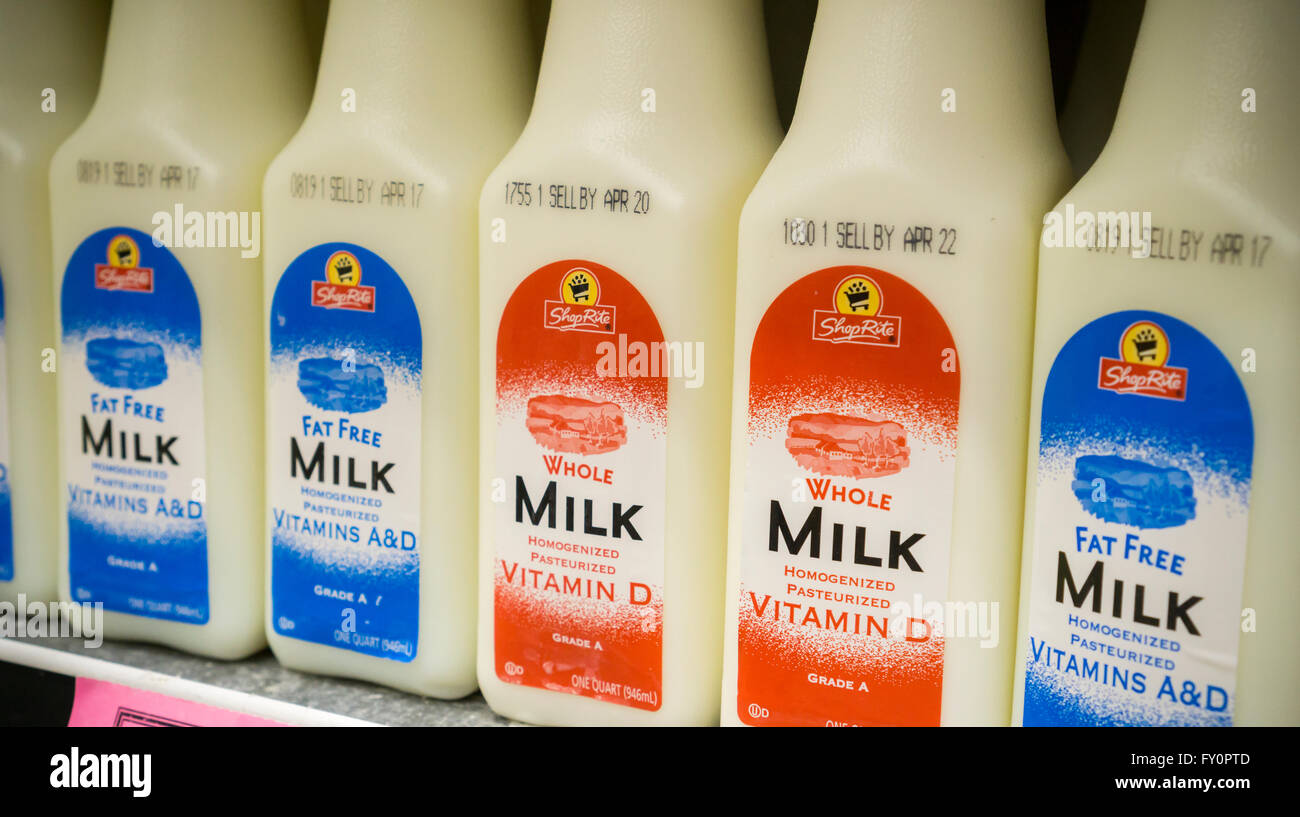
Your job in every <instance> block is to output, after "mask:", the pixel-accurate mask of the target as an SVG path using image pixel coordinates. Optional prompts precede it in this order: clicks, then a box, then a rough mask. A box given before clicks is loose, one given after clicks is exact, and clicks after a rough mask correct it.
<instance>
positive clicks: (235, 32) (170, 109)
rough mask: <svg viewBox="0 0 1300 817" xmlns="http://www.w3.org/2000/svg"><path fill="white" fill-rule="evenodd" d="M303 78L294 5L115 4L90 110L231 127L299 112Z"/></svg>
mask: <svg viewBox="0 0 1300 817" xmlns="http://www.w3.org/2000/svg"><path fill="white" fill-rule="evenodd" d="M309 76H310V74H309V66H308V64H307V47H306V40H305V36H304V33H303V21H302V8H301V2H300V0H223V2H220V3H209V2H193V1H190V0H186V1H185V2H181V1H179V0H116V2H114V3H113V13H112V17H111V20H110V23H109V30H108V47H107V51H106V54H105V57H104V73H103V78H102V81H101V83H100V95H99V99H98V100H97V102H96V107H97V108H98V107H106V108H107V109H108V110H109V111H110V113H111V112H113V111H116V112H118V114H119V115H124V114H127V113H129V112H132V111H138V110H148V111H150V112H152V113H153V114H155V115H159V116H163V117H175V116H184V115H185V114H187V113H190V114H202V115H205V116H207V117H219V118H220V119H222V120H225V121H227V122H230V123H238V122H239V121H240V117H245V116H257V115H259V114H264V113H265V112H266V111H267V110H277V109H278V110H282V111H293V110H300V109H301V107H302V102H303V100H304V99H305V91H306V86H307V83H308V82H309Z"/></svg>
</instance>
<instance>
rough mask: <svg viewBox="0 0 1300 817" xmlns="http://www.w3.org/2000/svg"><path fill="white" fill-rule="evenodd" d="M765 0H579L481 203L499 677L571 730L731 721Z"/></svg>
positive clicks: (484, 649) (492, 605)
mask: <svg viewBox="0 0 1300 817" xmlns="http://www.w3.org/2000/svg"><path fill="white" fill-rule="evenodd" d="M778 132H779V131H778V125H777V122H776V113H775V109H774V105H773V101H772V92H771V81H770V74H769V69H768V65H767V58H766V49H765V46H764V35H763V29H762V13H761V7H760V5H759V4H758V3H753V2H745V1H744V0H725V1H724V2H710V3H678V2H645V1H635V0H617V1H616V2H582V1H581V0H556V2H554V3H553V4H552V10H551V18H550V25H549V28H548V31H547V36H546V45H545V51H544V53H543V57H542V67H541V75H540V79H539V83H538V88H537V97H536V100H535V102H534V105H533V111H532V114H531V117H530V119H529V121H528V124H527V125H526V126H525V128H524V132H523V134H522V136H521V137H520V139H519V141H518V143H516V145H515V146H514V148H513V149H512V150H511V152H510V153H509V154H508V155H507V157H506V158H505V160H504V161H503V162H502V163H501V165H500V166H499V167H498V168H497V169H496V170H495V171H494V172H493V173H492V175H491V176H490V177H489V178H488V181H487V183H486V185H485V186H484V189H483V196H482V199H481V204H480V235H481V240H480V268H481V270H482V275H481V278H480V281H479V287H480V303H481V308H482V311H481V324H480V355H481V358H482V368H481V380H480V383H481V397H480V401H481V402H480V405H481V410H482V420H483V422H482V426H481V450H482V455H481V458H480V473H479V479H480V483H481V486H482V499H481V508H482V528H481V530H482V533H481V535H480V539H479V549H480V573H479V578H480V594H479V602H480V606H479V651H478V656H479V657H478V668H479V669H478V678H479V685H480V687H481V688H482V690H483V694H484V696H485V697H486V698H487V701H488V703H489V704H490V705H491V706H492V708H493V709H495V710H496V711H497V712H499V713H501V714H503V715H507V716H509V717H513V718H517V719H520V720H525V721H531V722H535V723H545V724H627V725H634V724H657V723H665V724H708V723H714V722H716V721H717V706H718V673H719V658H720V653H721V649H720V646H721V645H720V636H721V630H722V627H721V623H722V597H721V591H722V580H723V561H724V558H723V542H724V541H725V521H726V511H725V508H726V490H725V486H726V480H727V470H726V439H727V434H726V429H727V405H728V397H729V394H730V380H731V378H730V360H729V357H730V344H731V320H732V304H733V298H734V294H735V286H734V275H735V272H734V270H735V247H736V219H737V216H738V214H739V210H740V205H741V202H742V201H743V197H744V195H745V193H746V192H747V191H748V189H749V188H750V187H751V186H752V185H753V183H754V180H755V179H756V178H757V176H758V173H759V172H760V170H761V168H762V165H763V163H764V162H765V161H767V159H768V158H769V157H770V154H771V151H772V149H773V148H774V147H775V143H776V140H777V137H778Z"/></svg>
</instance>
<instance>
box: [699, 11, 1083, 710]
mask: <svg viewBox="0 0 1300 817" xmlns="http://www.w3.org/2000/svg"><path fill="white" fill-rule="evenodd" d="M1068 172H1069V171H1068V166H1067V163H1066V158H1065V155H1064V152H1063V150H1062V148H1061V145H1060V140H1059V137H1058V135H1057V132H1056V125H1055V121H1054V117H1053V110H1052V96H1051V83H1050V78H1049V74H1048V63H1047V43H1046V36H1045V29H1044V19H1043V9H1042V5H1041V4H1040V3H1035V2H1033V1H1032V0H999V2H991V3H978V4H975V3H972V4H964V3H947V2H938V1H937V0H935V1H927V2H900V1H899V0H870V1H869V2H863V1H862V0H823V2H822V3H820V4H819V6H818V12H817V19H816V22H815V25H814V28H813V36H812V43H811V47H810V49H809V54H808V62H807V65H806V67H805V69H804V77H803V85H802V87H801V89H800V95H799V100H798V103H797V106H796V108H795V115H794V121H793V123H792V125H791V128H790V132H789V134H788V135H787V137H786V139H785V141H784V142H783V143H782V145H781V148H780V150H778V151H777V153H776V156H775V157H774V158H773V159H772V162H771V164H770V165H769V166H768V168H767V170H766V171H765V172H764V174H763V177H762V179H761V180H760V181H759V183H758V185H757V186H756V187H755V189H754V191H753V193H752V194H751V195H750V197H749V200H748V201H747V202H746V204H745V209H744V215H743V216H742V218H741V224H740V259H739V263H740V268H739V281H738V284H737V288H738V295H737V299H736V303H737V312H736V315H737V317H736V346H735V354H736V357H735V361H736V362H735V384H736V385H735V396H734V401H733V418H732V424H731V429H732V449H731V451H732V453H731V465H732V473H731V520H730V526H729V536H730V547H729V551H728V582H727V592H726V603H727V623H726V641H725V649H726V657H725V663H724V670H723V696H722V720H723V722H724V723H727V724H748V725H754V726H759V725H808V726H811V725H834V724H845V725H875V724H894V725H898V724H909V725H939V724H1005V723H1007V722H1008V721H1009V719H1010V705H1011V695H1010V683H1011V674H1012V665H1011V659H1012V652H1013V650H1014V646H1013V645H1014V626H1015V612H1014V611H1015V609H1016V548H1015V544H1014V542H1015V540H1016V535H1017V531H1018V530H1019V528H1020V518H1021V508H1022V506H1021V486H1020V478H1019V476H1018V466H1019V463H1020V461H1021V454H1020V450H1021V448H1022V446H1023V445H1024V440H1025V423H1024V417H1025V415H1024V410H1025V404H1026V402H1027V399H1028V385H1029V354H1030V341H1031V337H1032V327H1031V320H1032V317H1033V302H1032V293H1033V280H1034V264H1035V259H1036V253H1035V250H1036V247H1035V244H1036V239H1037V234H1038V224H1039V219H1040V216H1041V213H1042V212H1043V210H1044V209H1045V208H1046V207H1048V206H1049V205H1050V203H1051V202H1052V200H1053V199H1054V198H1055V197H1056V196H1057V195H1059V193H1060V190H1061V189H1062V188H1063V186H1064V184H1065V183H1066V180H1067V177H1068Z"/></svg>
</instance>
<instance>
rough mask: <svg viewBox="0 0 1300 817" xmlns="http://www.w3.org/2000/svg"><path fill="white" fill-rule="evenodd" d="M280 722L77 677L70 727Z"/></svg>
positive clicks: (257, 724) (261, 723)
mask: <svg viewBox="0 0 1300 817" xmlns="http://www.w3.org/2000/svg"><path fill="white" fill-rule="evenodd" d="M284 725H285V724H282V723H279V722H277V721H272V720H267V719H266V718H258V717H255V716H253V715H245V714H243V713H240V712H232V711H230V710H229V709H221V708H219V707H215V706H208V705H206V704H199V703H194V702H193V701H186V700H182V699H180V698H173V697H171V696H170V695H161V694H159V693H157V692H146V691H144V690H141V689H134V688H132V687H127V686H122V685H121V684H113V683H109V682H108V681H96V680H93V679H91V678H78V679H77V693H76V697H75V698H73V702H72V715H71V716H69V718H68V726H284Z"/></svg>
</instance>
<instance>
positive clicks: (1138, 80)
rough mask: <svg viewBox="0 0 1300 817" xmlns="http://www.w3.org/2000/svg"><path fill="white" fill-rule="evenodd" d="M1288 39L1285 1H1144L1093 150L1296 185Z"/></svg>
mask: <svg viewBox="0 0 1300 817" xmlns="http://www.w3.org/2000/svg"><path fill="white" fill-rule="evenodd" d="M1297 42H1300V14H1298V13H1297V10H1296V7H1295V4H1294V2H1293V0H1252V2H1233V3H1229V2H1216V0H1177V2H1174V0H1148V2H1147V5H1146V13H1145V15H1144V16H1143V19H1142V28H1141V30H1140V31H1139V33H1138V40H1137V45H1136V47H1135V49H1134V52H1133V60H1132V62H1131V63H1130V66H1129V79H1128V81H1127V83H1126V84H1125V86H1124V94H1123V97H1122V98H1121V100H1120V105H1119V111H1118V113H1117V114H1116V117H1115V126H1114V128H1113V130H1112V131H1111V135H1110V140H1109V141H1108V143H1107V147H1106V149H1105V152H1103V154H1102V157H1103V158H1106V159H1108V160H1111V161H1114V162H1118V163H1121V164H1124V163H1127V164H1131V165H1135V166H1136V165H1140V166H1142V167H1144V168H1145V169H1146V172H1147V173H1149V172H1150V170H1151V167H1152V166H1153V165H1156V166H1165V167H1169V168H1170V170H1171V171H1173V172H1174V173H1181V174H1187V175H1197V176H1203V177H1214V178H1221V179H1232V180H1233V181H1234V182H1235V183H1238V184H1241V183H1246V182H1247V181H1248V180H1249V179H1251V178H1256V179H1262V178H1265V177H1268V178H1271V179H1276V174H1279V173H1282V174H1288V175H1289V176H1291V177H1293V178H1294V180H1295V181H1297V182H1300V170H1297V163H1296V162H1295V161H1294V159H1295V144H1296V142H1295V140H1296V132H1297V129H1300V99H1298V98H1297V95H1296V89H1295V82H1296V80H1297V78H1300V51H1298V50H1297V49H1296V43H1297ZM1247 89H1251V90H1252V91H1253V95H1252V94H1251V91H1248V90H1247ZM1252 101H1253V103H1254V105H1253V106H1254V108H1255V110H1254V112H1248V111H1247V108H1249V107H1251V102H1252Z"/></svg>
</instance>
